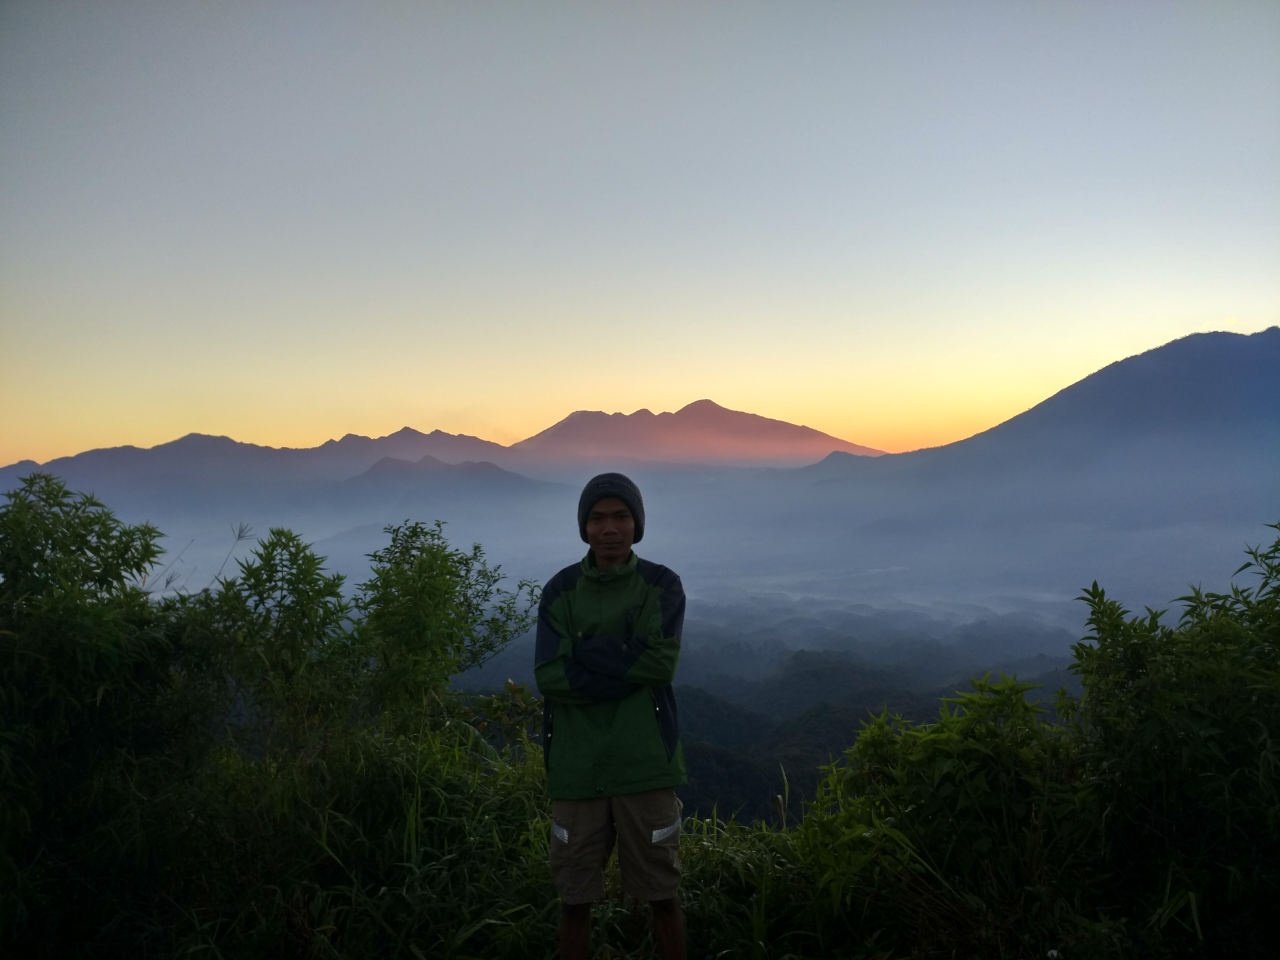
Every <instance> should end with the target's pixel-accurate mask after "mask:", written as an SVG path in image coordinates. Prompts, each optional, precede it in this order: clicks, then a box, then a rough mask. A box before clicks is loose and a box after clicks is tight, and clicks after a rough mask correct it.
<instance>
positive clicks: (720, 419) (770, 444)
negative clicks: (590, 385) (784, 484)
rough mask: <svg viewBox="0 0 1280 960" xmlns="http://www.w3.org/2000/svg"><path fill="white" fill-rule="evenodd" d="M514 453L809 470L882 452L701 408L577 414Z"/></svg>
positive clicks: (713, 406) (701, 403)
mask: <svg viewBox="0 0 1280 960" xmlns="http://www.w3.org/2000/svg"><path fill="white" fill-rule="evenodd" d="M511 450H512V451H513V452H516V453H519V454H520V455H522V456H526V457H529V458H531V459H538V460H597V459H601V458H613V459H620V460H653V461H662V462H667V463H717V462H736V463H766V462H770V463H805V462H811V461H813V460H814V458H817V457H824V456H826V455H827V454H829V453H831V452H832V451H834V450H839V451H842V452H844V453H847V454H851V455H855V456H866V457H875V456H880V455H881V454H882V453H883V451H881V450H874V449H872V448H871V447H863V446H859V445H858V444H856V443H850V442H849V441H847V440H841V439H839V438H838V437H833V436H831V435H829V434H826V433H822V432H821V431H818V430H814V429H812V428H811V427H804V426H797V425H796V424H793V423H787V422H785V421H783V420H772V419H770V418H768V417H761V416H758V415H756V414H754V413H744V412H742V411H739V410H728V409H726V408H724V407H722V406H720V405H719V404H717V403H713V402H712V401H710V400H698V401H695V402H694V403H691V404H689V405H688V406H686V407H682V408H681V409H679V410H677V411H676V412H675V413H658V414H655V413H652V412H650V411H649V410H637V411H636V412H635V413H631V414H624V413H613V414H608V413H602V412H600V411H595V410H579V411H577V412H576V413H571V414H570V415H569V416H567V417H565V418H564V419H563V420H561V421H560V422H559V423H557V424H555V425H553V426H550V427H548V428H547V429H546V430H543V431H542V432H541V433H538V434H535V435H534V436H532V437H529V438H528V439H527V440H521V441H520V442H519V443H515V444H512V446H511Z"/></svg>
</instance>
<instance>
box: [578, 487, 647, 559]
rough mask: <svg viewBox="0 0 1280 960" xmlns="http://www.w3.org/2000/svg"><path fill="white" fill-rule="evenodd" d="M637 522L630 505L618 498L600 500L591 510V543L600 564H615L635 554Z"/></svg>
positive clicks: (588, 534)
mask: <svg viewBox="0 0 1280 960" xmlns="http://www.w3.org/2000/svg"><path fill="white" fill-rule="evenodd" d="M635 535H636V521H635V518H634V517H633V516H631V511H630V510H628V509H627V505H626V504H625V503H623V502H622V501H621V500H619V499H618V498H617V497H604V498H603V499H600V500H597V501H596V503H595V506H593V507H592V508H591V509H590V511H588V513H587V543H588V544H589V545H590V546H591V552H592V553H593V554H594V555H595V558H596V566H597V567H612V566H615V565H616V564H619V563H624V562H626V560H627V558H628V557H630V556H631V541H632V539H633V538H634V537H635Z"/></svg>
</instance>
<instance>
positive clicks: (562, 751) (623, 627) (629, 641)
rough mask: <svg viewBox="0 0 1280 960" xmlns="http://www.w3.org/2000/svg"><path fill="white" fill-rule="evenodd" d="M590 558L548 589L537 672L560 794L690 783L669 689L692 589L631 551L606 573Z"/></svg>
mask: <svg viewBox="0 0 1280 960" xmlns="http://www.w3.org/2000/svg"><path fill="white" fill-rule="evenodd" d="M591 559H592V558H591V554H590V553H588V554H587V557H586V559H584V560H583V561H582V562H581V563H579V564H575V565H574V566H572V567H565V568H564V569H563V570H561V571H560V572H559V573H557V574H556V575H555V576H554V577H552V578H551V581H550V582H549V583H548V584H547V585H546V587H545V588H544V589H543V591H542V602H541V603H540V604H539V607H538V636H537V650H536V653H535V654H534V677H535V678H536V679H537V681H538V690H539V691H540V692H541V693H542V696H543V698H544V701H545V707H544V713H543V722H542V734H543V740H542V742H543V744H544V753H545V757H546V762H547V786H548V790H549V792H550V794H551V798H552V799H553V800H581V799H584V798H587V797H602V796H603V797H612V796H617V795H619V794H624V793H638V792H639V791H641V790H655V789H657V788H659V787H674V786H677V785H678V784H681V783H684V782H685V779H686V777H685V769H684V751H683V750H682V749H681V748H680V730H679V721H678V717H677V715H676V698H675V695H674V694H673V693H672V692H671V681H672V680H674V679H675V675H676V663H677V661H678V660H679V659H680V633H681V631H682V630H683V628H684V588H683V587H682V586H681V584H680V578H679V577H677V576H676V575H675V574H674V573H672V572H671V571H670V570H668V569H667V568H666V567H664V566H660V565H659V564H656V563H650V562H649V561H647V560H641V559H640V558H639V557H637V556H636V555H635V553H632V554H631V558H630V559H629V560H628V561H627V562H626V563H622V564H618V565H617V566H615V567H608V568H606V569H603V570H601V569H599V568H597V567H595V566H593V565H592V563H591Z"/></svg>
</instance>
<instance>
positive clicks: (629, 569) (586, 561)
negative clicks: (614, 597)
mask: <svg viewBox="0 0 1280 960" xmlns="http://www.w3.org/2000/svg"><path fill="white" fill-rule="evenodd" d="M639 562H640V558H639V557H637V556H636V552H635V551H634V550H632V551H631V556H629V557H628V558H627V561H626V563H619V564H616V565H614V566H612V567H604V568H600V567H597V566H596V565H595V563H594V562H592V558H591V551H590V550H588V551H587V555H586V556H585V557H583V558H582V575H583V576H584V577H586V578H587V579H589V580H594V581H596V582H597V583H613V582H615V581H617V580H621V579H623V578H624V577H629V576H631V574H633V573H635V572H636V564H637V563H639Z"/></svg>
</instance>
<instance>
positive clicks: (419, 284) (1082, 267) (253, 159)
mask: <svg viewBox="0 0 1280 960" xmlns="http://www.w3.org/2000/svg"><path fill="white" fill-rule="evenodd" d="M1276 323H1280V4H1277V3H1275V2H1257V3H1233V2H1216V3H1201V2H1196V3H1179V2H1164V3H1158V4H1156V3H1149V2H1123V0H1120V2H1116V0H1107V2H1087V3H1069V2H1060V3H1051V2H1040V3H1025V2H980V0H970V2H966V3H954V2H949V0H947V2H933V3H925V2H895V3H881V2H876V3H857V2H793V3H768V4H753V3H745V2H734V3H707V2H704V3H663V2H657V0H649V2H646V3H643V4H637V3H611V2H592V3H581V4H568V3H553V2H543V3H537V4H530V3H519V4H517V3H500V2H491V0H474V2H466V3H422V2H412V3H411V2H391V0H380V2H362V3H354V2H352V3H325V2H314V0H312V2H306V3H301V2H299V3H290V2H283V0H273V2H269V3H258V2H235V0H217V2H214V0H206V2H174V0H167V2H161V3H147V2H112V0H97V2H82V3H78V2H56V0H55V2H50V0H37V2H15V0H3V2H0V464H2V463H11V462H14V461H16V460H19V459H33V460H38V461H44V460H47V459H50V458H53V457H56V456H61V455H66V454H72V453H76V452H78V451H81V450H85V449H89V448H93V447H101V446H112V445H117V444H126V443H128V444H137V445H140V446H150V445H152V444H155V443H159V442H164V441H166V440H171V439H174V438H176V437H178V436H181V435H183V434H186V433H189V432H193V431H197V432H202V433H212V434H225V435H228V436H231V437H234V438H236V439H238V440H244V441H251V442H255V443H264V444H270V445H273V446H311V445H315V444H317V443H320V442H323V441H324V440H326V439H329V438H331V437H340V436H342V435H343V434H345V433H348V432H353V433H360V434H366V435H375V436H376V435H382V434H386V433H389V432H392V431H394V430H396V429H399V428H400V427H402V426H405V425H408V426H412V427H415V428H417V429H420V430H424V431H429V430H431V429H437V428H438V429H442V430H446V431H449V432H453V433H457V432H461V433H469V434H475V435H478V436H481V437H485V438H487V439H491V440H496V441H499V442H502V443H509V442H512V441H515V440H518V439H521V438H523V437H526V436H529V435H531V434H533V433H535V432H537V431H539V430H541V429H543V428H545V427H547V426H549V425H550V424H552V423H554V422H555V421H557V420H559V419H561V418H562V417H564V416H565V415H567V414H568V413H570V412H571V411H573V410H579V409H594V410H606V411H609V412H614V411H623V412H627V413H629V412H631V411H633V410H636V409H638V408H641V407H647V408H649V409H651V410H653V411H655V412H658V411H662V410H675V409H678V408H679V407H681V406H683V405H685V404H686V403H689V402H691V401H694V400H698V399H702V398H710V399H712V400H715V401H716V402H718V403H720V404H722V405H724V406H727V407H731V408H734V409H740V410H748V411H751V412H753V413H759V414H763V415H765V416H770V417H776V418H778V419H783V420H788V421H791V422H795V423H803V424H806V425H808V426H811V427H815V428H817V429H819V430H824V431H826V432H828V433H831V434H834V435H836V436H839V437H842V438H844V439H847V440H851V441H853V442H855V443H860V444H866V445H868V446H872V447H878V448H880V449H885V450H891V451H898V450H908V449H913V448H917V447H921V446H929V445H935V444H939V443H945V442H949V441H951V440H956V439H961V438H963V437H965V436H969V435H971V434H973V433H976V432H978V431H981V430H983V429H986V428H987V427H990V426H992V425H994V424H996V423H998V422H1000V421H1002V420H1005V419H1007V418H1009V417H1010V416H1013V415H1016V414H1017V413H1020V412H1021V411H1023V410H1025V409H1027V408H1029V407H1031V406H1033V405H1034V404H1035V403H1038V402H1039V401H1040V400H1043V399H1044V398H1046V397H1048V396H1050V395H1052V394H1053V393H1055V392H1056V391H1058V390H1060V389H1062V388H1063V387H1065V386H1067V385H1069V384H1071V383H1073V382H1075V381H1076V380H1079V379H1080V378H1082V377H1084V376H1086V375H1088V374H1089V373H1091V372H1093V371H1094V370H1097V369H1099V368H1101V367H1103V366H1105V365H1106V364H1108V363H1110V362H1112V361H1115V360H1118V359H1121V358H1123V357H1126V356H1130V355H1132V354H1135V353H1139V352H1141V351H1143V350H1147V349H1150V348H1153V347H1156V346H1158V345H1160V344H1162V343H1165V342H1167V341H1169V340H1172V339H1174V338H1176V337H1180V336H1184V335H1187V334H1190V333H1195V332H1200V331H1204V330H1235V331H1239V332H1241V333H1249V332H1253V331H1256V330H1260V329H1263V328H1265V327H1268V326H1271V325H1273V324H1276Z"/></svg>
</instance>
